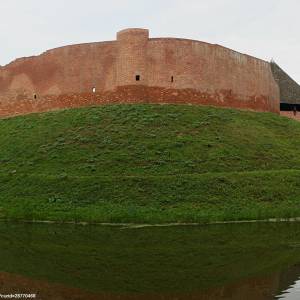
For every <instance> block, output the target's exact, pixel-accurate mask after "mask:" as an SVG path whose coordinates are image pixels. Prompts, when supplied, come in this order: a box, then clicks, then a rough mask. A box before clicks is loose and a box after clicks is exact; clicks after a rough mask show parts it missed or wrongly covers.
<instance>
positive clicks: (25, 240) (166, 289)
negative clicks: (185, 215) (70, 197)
mask: <svg viewBox="0 0 300 300" xmlns="http://www.w3.org/2000/svg"><path fill="white" fill-rule="evenodd" d="M299 233H300V224H250V225H226V226H221V225H220V226H208V227H205V226H203V227H176V228H175V227H174V228H144V229H124V228H121V227H120V228H110V227H97V226H96V227H95V226H87V227H83V226H72V225H24V224H0V293H1V294H10V293H29V294H32V293H36V294H37V295H38V298H37V299H62V300H64V299H87V300H89V299H107V300H116V299H119V300H129V299H132V300H139V299H146V300H147V299H149V300H150V299H162V300H171V299H177V300H187V299H191V300H193V299H200V300H202V299H203V300H204V299H205V300H210V299H211V300H218V299H220V300H222V299H233V300H235V299H236V300H240V299H245V300H247V299H249V300H250V299H251V300H252V299H256V300H265V299H300V297H299V282H297V280H299V278H300V265H299V264H298V263H300V253H299V247H298V245H300V234H299ZM277 295H282V296H277ZM280 297H281V298H280Z"/></svg>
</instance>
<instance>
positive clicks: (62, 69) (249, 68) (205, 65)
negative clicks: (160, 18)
mask: <svg viewBox="0 0 300 300" xmlns="http://www.w3.org/2000/svg"><path fill="white" fill-rule="evenodd" d="M279 98H280V95H279V88H278V86H277V83H276V82H275V80H274V78H273V75H272V71H271V67H270V64H269V63H268V62H265V61H263V60H259V59H256V58H254V57H251V56H248V55H244V54H240V53H238V52H235V51H233V50H230V49H227V48H224V47H221V46H218V45H212V44H207V43H203V42H199V41H192V40H184V39H174V38H161V39H149V32H148V30H146V29H127V30H123V31H120V32H119V33H118V35H117V40H116V41H112V42H102V43H90V44H81V45H73V46H66V47H62V48H57V49H53V50H49V51H47V52H45V53H43V54H41V55H40V56H36V57H29V58H22V59H18V60H16V61H14V62H12V63H10V64H9V65H7V66H5V67H1V68H0V116H10V115H16V114H25V113H31V112H39V111H48V110H54V109H61V108H69V107H79V106H86V105H95V104H105V103H193V104H204V105H216V106H224V107H234V108H245V109H253V110H257V111H272V112H279Z"/></svg>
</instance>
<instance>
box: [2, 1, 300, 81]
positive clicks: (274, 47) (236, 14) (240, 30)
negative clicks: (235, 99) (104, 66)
mask: <svg viewBox="0 0 300 300" xmlns="http://www.w3.org/2000/svg"><path fill="white" fill-rule="evenodd" d="M0 11H1V18H0V24H1V30H0V41H1V43H0V64H1V65H5V64H7V63H8V62H10V61H11V60H13V59H15V58H17V57H23V56H31V55H37V54H40V53H41V52H43V51H45V50H47V49H51V48H55V47H58V46H63V45H68V44H74V43H82V42H92V41H103V40H114V39H115V33H116V32H117V31H118V30H120V29H124V28H128V27H144V28H149V29H150V34H151V36H152V37H184V38H191V39H196V40H202V41H206V42H210V43H216V44H221V45H224V46H226V47H229V48H232V49H234V50H237V51H240V52H243V53H247V54H250V55H253V56H256V57H259V58H262V59H266V60H270V59H271V58H274V60H275V61H276V62H277V63H278V64H279V65H280V66H281V67H282V68H283V69H285V70H286V71H287V72H288V73H289V74H290V75H291V76H292V77H293V78H294V79H295V80H297V81H298V82H299V83H300V1H299V0H251V1H246V0H110V1H107V0H106V1H102V0H0Z"/></svg>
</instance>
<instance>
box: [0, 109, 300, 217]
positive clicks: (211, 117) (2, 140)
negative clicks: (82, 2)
mask: <svg viewBox="0 0 300 300" xmlns="http://www.w3.org/2000/svg"><path fill="white" fill-rule="evenodd" d="M0 144H1V147H0V166H1V168H0V217H1V218H2V219H10V220H23V219H26V220H58V221H89V222H135V223H164V222H209V221H222V220H225V221H226V220H245V219H265V218H270V217H278V218H282V217H295V216H297V217H299V216H300V124H299V123H297V122H295V121H292V120H289V119H287V118H283V117H279V116H277V115H274V114H271V113H254V112H242V111H237V110H229V109H217V108H211V107H201V106H176V105H172V106H171V105H170V106H160V105H112V106H102V107H96V108H85V109H73V110H66V111H60V112H51V113H45V114H33V115H28V116H23V117H16V118H11V119H3V120H0Z"/></svg>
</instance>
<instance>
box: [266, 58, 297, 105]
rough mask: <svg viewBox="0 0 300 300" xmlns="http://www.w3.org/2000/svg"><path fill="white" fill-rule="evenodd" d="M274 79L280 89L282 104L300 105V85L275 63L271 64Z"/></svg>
mask: <svg viewBox="0 0 300 300" xmlns="http://www.w3.org/2000/svg"><path fill="white" fill-rule="evenodd" d="M271 69H272V72H273V76H274V79H275V80H276V82H277V83H278V85H279V88H280V102H281V103H288V104H300V85H299V84H298V83H297V82H296V81H295V80H294V79H292V78H291V77H290V76H289V75H288V74H287V73H286V72H285V71H283V70H282V69H281V68H280V67H279V66H278V65H277V64H276V63H275V62H274V61H272V62H271Z"/></svg>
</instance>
